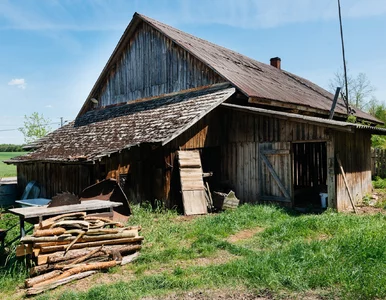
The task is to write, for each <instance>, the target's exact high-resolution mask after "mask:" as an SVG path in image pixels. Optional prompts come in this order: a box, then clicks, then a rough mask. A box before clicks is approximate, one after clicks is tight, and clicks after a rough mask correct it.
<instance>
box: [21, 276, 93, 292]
mask: <svg viewBox="0 0 386 300" xmlns="http://www.w3.org/2000/svg"><path fill="white" fill-rule="evenodd" d="M96 272H97V271H87V272H82V273H79V274H75V275H72V276H69V277H67V278H64V279H60V280H58V281H56V282H55V283H52V284H48V285H42V286H40V287H32V288H29V289H28V290H27V292H26V294H27V295H28V296H32V295H37V294H40V293H43V292H45V291H48V290H52V289H54V288H56V287H58V286H61V285H64V284H67V283H69V282H71V281H74V280H79V279H82V278H85V277H87V276H90V275H92V274H94V273H96Z"/></svg>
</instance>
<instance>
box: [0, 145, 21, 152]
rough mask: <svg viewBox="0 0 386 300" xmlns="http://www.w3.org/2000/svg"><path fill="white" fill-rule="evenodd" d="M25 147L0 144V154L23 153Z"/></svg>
mask: <svg viewBox="0 0 386 300" xmlns="http://www.w3.org/2000/svg"><path fill="white" fill-rule="evenodd" d="M23 151H24V150H23V145H14V144H0V152H23Z"/></svg>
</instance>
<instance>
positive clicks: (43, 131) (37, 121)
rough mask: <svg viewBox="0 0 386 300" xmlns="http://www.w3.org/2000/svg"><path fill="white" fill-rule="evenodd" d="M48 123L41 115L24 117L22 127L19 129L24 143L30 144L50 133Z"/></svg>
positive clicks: (35, 114) (35, 113)
mask: <svg viewBox="0 0 386 300" xmlns="http://www.w3.org/2000/svg"><path fill="white" fill-rule="evenodd" d="M50 122H51V120H50V119H48V118H47V119H46V118H44V116H43V114H40V115H39V113H37V112H34V113H32V114H31V115H30V116H27V115H24V127H22V128H19V130H20V131H21V132H22V133H23V135H24V141H25V142H26V143H31V142H33V141H35V140H37V139H40V138H41V137H43V136H45V135H47V133H49V132H50V131H51V127H50V126H49V123H50Z"/></svg>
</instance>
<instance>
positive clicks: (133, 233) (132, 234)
mask: <svg viewBox="0 0 386 300" xmlns="http://www.w3.org/2000/svg"><path fill="white" fill-rule="evenodd" d="M136 236H138V231H136V230H127V231H122V232H119V233H114V234H101V235H88V234H85V235H84V236H83V238H82V240H85V241H101V240H112V239H119V238H133V237H136Z"/></svg>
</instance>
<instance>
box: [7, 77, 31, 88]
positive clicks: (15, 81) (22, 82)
mask: <svg viewBox="0 0 386 300" xmlns="http://www.w3.org/2000/svg"><path fill="white" fill-rule="evenodd" d="M8 85H14V86H17V87H18V88H19V89H22V90H25V88H26V87H27V83H26V82H25V79H24V78H14V79H12V80H11V81H10V82H8Z"/></svg>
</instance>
